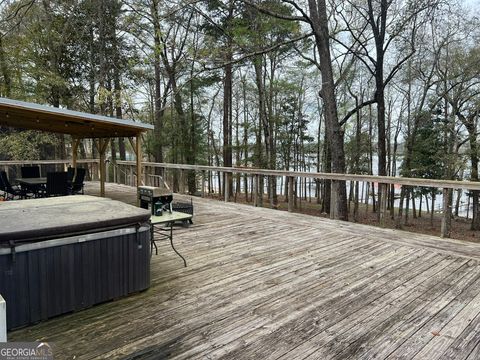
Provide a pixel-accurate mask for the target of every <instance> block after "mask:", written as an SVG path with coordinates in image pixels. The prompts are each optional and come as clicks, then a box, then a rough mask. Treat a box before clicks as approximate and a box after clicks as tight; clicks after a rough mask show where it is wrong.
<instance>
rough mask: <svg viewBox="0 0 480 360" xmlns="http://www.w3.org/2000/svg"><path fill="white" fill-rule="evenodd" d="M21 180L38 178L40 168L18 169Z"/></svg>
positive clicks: (25, 167) (27, 167) (26, 167)
mask: <svg viewBox="0 0 480 360" xmlns="http://www.w3.org/2000/svg"><path fill="white" fill-rule="evenodd" d="M20 173H21V174H22V178H39V177H40V168H39V167H38V166H22V167H21V168H20Z"/></svg>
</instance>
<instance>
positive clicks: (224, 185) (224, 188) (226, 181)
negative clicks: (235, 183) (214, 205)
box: [223, 172, 230, 202]
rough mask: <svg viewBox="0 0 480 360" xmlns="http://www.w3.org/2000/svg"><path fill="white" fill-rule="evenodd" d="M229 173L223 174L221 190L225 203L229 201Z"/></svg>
mask: <svg viewBox="0 0 480 360" xmlns="http://www.w3.org/2000/svg"><path fill="white" fill-rule="evenodd" d="M229 175H230V173H228V172H225V173H224V176H223V178H224V184H223V190H224V191H225V193H224V195H225V202H228V201H229V200H230V179H229Z"/></svg>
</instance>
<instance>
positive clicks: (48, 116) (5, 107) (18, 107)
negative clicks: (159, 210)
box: [0, 97, 154, 196]
mask: <svg viewBox="0 0 480 360" xmlns="http://www.w3.org/2000/svg"><path fill="white" fill-rule="evenodd" d="M0 126H6V127H14V128H19V129H27V130H40V131H47V132H52V133H60V134H68V135H71V136H72V138H73V144H72V145H73V146H72V157H73V159H72V163H73V167H76V159H77V149H78V145H79V142H80V140H81V139H85V138H90V139H98V141H94V144H95V146H96V148H97V149H98V152H99V154H100V164H101V166H100V184H101V192H100V194H101V196H105V178H106V169H105V151H106V149H107V147H108V141H107V140H106V139H108V138H116V137H127V138H129V139H130V141H131V143H132V147H133V149H134V151H135V154H136V157H137V186H140V185H141V184H142V167H141V161H142V147H141V134H142V132H145V131H147V130H153V129H154V126H153V125H150V124H145V123H140V122H135V121H132V120H123V119H117V118H112V117H108V116H101V115H95V114H88V113H84V112H79V111H72V110H67V109H60V108H55V107H52V106H46V105H39V104H34V103H29V102H25V101H18V100H12V99H7V98H2V97H0ZM132 138H136V141H134V140H133V139H132Z"/></svg>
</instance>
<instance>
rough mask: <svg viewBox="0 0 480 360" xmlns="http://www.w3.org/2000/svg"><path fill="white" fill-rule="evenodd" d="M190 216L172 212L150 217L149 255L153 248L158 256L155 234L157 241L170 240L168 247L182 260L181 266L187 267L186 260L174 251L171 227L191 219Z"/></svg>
mask: <svg viewBox="0 0 480 360" xmlns="http://www.w3.org/2000/svg"><path fill="white" fill-rule="evenodd" d="M192 216H193V215H192V214H186V213H182V212H177V211H172V212H171V213H169V212H165V213H163V214H162V215H161V216H156V215H152V216H150V224H151V228H150V230H151V245H150V247H151V252H150V253H151V254H152V253H153V247H155V254H156V255H158V247H157V244H156V243H155V234H157V235H158V240H170V245H171V246H172V249H173V251H175V253H176V254H177V255H178V256H180V258H181V259H182V260H183V265H184V266H185V267H187V260H186V259H185V258H184V257H183V256H182V255H181V254H180V253H179V252H178V251H177V249H175V246H173V225H174V224H175V222H177V221H181V222H183V223H185V222H186V221H189V220H191V219H192Z"/></svg>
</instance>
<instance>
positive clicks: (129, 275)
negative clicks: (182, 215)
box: [0, 230, 150, 329]
mask: <svg viewBox="0 0 480 360" xmlns="http://www.w3.org/2000/svg"><path fill="white" fill-rule="evenodd" d="M149 286H150V231H148V230H143V231H139V232H138V233H129V234H122V235H118V234H117V235H116V236H110V237H104V238H100V239H96V240H91V241H81V240H80V242H74V243H69V244H65V245H57V246H52V247H45V248H41V249H35V250H30V251H22V252H17V253H16V254H15V256H12V254H3V255H0V294H2V296H3V297H4V298H5V301H6V303H7V327H8V329H14V328H17V327H20V326H25V325H28V324H31V323H35V322H38V321H40V320H45V319H48V318H50V317H53V316H57V315H60V314H64V313H68V312H71V311H76V310H81V309H84V308H87V307H90V306H92V305H95V304H98V303H102V302H105V301H108V300H112V299H117V298H120V297H123V296H125V295H128V294H131V293H135V292H138V291H141V290H145V289H147V288H148V287H149Z"/></svg>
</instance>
